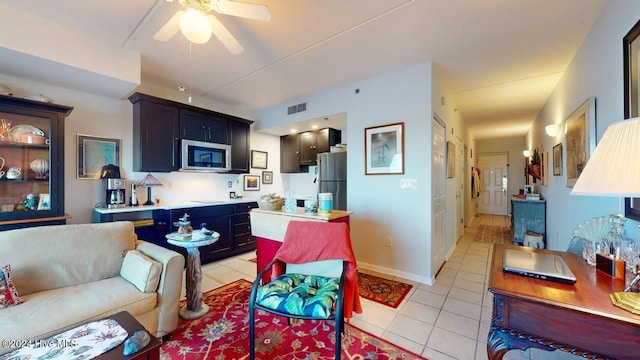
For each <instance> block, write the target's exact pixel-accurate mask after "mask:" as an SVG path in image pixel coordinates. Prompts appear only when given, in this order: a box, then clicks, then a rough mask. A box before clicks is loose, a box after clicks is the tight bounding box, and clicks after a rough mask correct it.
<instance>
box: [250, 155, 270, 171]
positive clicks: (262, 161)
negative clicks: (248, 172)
mask: <svg viewBox="0 0 640 360" xmlns="http://www.w3.org/2000/svg"><path fill="white" fill-rule="evenodd" d="M267 155H268V153H267V152H266V151H258V150H251V167H252V168H254V169H266V168H267Z"/></svg>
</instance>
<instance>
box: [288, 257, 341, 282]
mask: <svg viewBox="0 0 640 360" xmlns="http://www.w3.org/2000/svg"><path fill="white" fill-rule="evenodd" d="M286 272H287V273H289V274H303V275H317V276H325V277H335V278H339V277H340V275H342V260H337V259H330V260H320V261H311V262H307V263H302V264H286Z"/></svg>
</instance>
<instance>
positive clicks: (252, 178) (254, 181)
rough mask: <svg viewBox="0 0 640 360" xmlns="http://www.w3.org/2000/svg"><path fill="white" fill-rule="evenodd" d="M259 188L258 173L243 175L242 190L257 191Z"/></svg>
mask: <svg viewBox="0 0 640 360" xmlns="http://www.w3.org/2000/svg"><path fill="white" fill-rule="evenodd" d="M259 190H260V175H245V176H244V191H259Z"/></svg>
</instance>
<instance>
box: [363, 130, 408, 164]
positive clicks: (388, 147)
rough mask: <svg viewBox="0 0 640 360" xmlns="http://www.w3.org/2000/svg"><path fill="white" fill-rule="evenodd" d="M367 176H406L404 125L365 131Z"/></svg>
mask: <svg viewBox="0 0 640 360" xmlns="http://www.w3.org/2000/svg"><path fill="white" fill-rule="evenodd" d="M364 153H365V175H390V174H404V123H403V122H400V123H395V124H387V125H380V126H372V127H368V128H365V129H364Z"/></svg>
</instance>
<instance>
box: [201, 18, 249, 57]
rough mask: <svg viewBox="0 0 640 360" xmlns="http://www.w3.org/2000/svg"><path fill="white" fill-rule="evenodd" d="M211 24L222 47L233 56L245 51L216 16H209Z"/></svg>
mask: <svg viewBox="0 0 640 360" xmlns="http://www.w3.org/2000/svg"><path fill="white" fill-rule="evenodd" d="M207 18H208V19H209V22H210V23H211V28H212V29H213V34H214V35H215V36H216V37H217V38H218V39H219V40H220V41H221V42H222V45H224V47H226V48H227V50H229V52H230V53H232V54H233V55H237V54H240V53H241V52H243V51H244V48H243V47H242V45H240V43H239V42H238V40H236V38H234V37H233V35H231V33H230V32H229V30H227V28H226V27H224V25H222V23H221V22H220V20H218V19H217V18H216V17H215V16H213V15H211V14H209V15H208V16H207Z"/></svg>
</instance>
